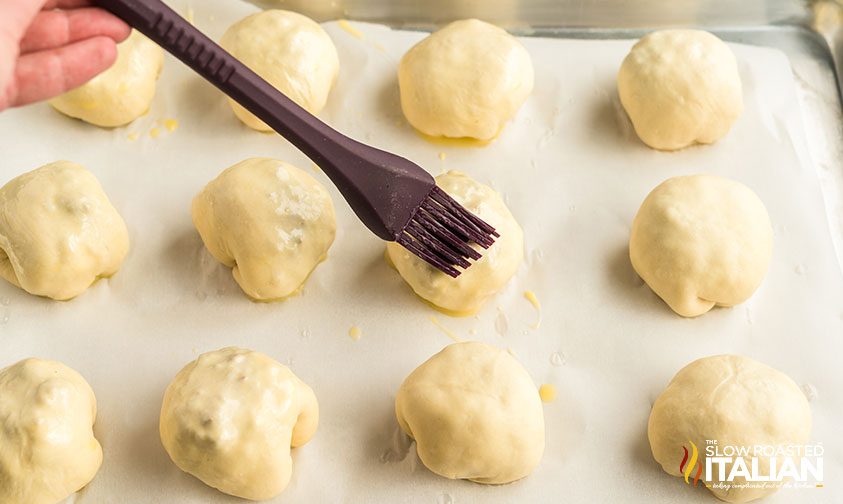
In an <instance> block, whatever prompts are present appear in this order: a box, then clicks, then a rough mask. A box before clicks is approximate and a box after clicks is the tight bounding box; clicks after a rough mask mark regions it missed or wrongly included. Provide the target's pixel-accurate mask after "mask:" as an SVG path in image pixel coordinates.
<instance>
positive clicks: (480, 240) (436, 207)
mask: <svg viewBox="0 0 843 504" xmlns="http://www.w3.org/2000/svg"><path fill="white" fill-rule="evenodd" d="M499 236H500V235H499V234H498V233H497V231H495V228H493V227H492V226H490V225H489V224H487V223H486V222H484V221H483V220H482V219H480V218H479V217H477V216H476V215H474V214H472V213H471V212H469V211H468V210H466V209H465V208H463V206H462V205H460V204H459V203H457V202H456V201H454V199H453V198H451V197H450V196H448V194H447V193H446V192H445V191H443V190H442V189H440V188H439V187H434V188H433V190H432V191H431V192H430V194H429V195H428V197H427V198H425V200H424V202H423V203H422V204H421V206H420V207H419V209H418V210H416V213H415V215H413V218H412V219H411V220H410V222H409V223H408V224H407V226H405V227H404V230H403V232H402V233H401V236H399V237H398V240H396V241H397V242H398V243H399V244H400V245H402V246H403V247H404V248H406V249H407V250H409V251H410V252H412V253H413V254H415V255H417V256H419V257H420V258H422V259H424V260H425V261H426V262H427V263H428V264H430V265H431V266H433V267H435V268H437V269H440V270H442V271H443V272H444V273H446V274H448V275H450V276H452V277H454V278H456V277H458V276H459V275H460V273H462V271H460V270H459V269H457V268H458V267H459V268H462V269H463V270H464V269H466V268H468V267H469V266H471V262H469V261H470V260H474V261H476V260H478V259H480V258H481V257H482V255H481V254H480V252H478V251H477V250H475V249H474V248H473V247H471V244H472V243H476V244H477V245H480V246H481V247H483V248H484V249H487V248H489V247H491V246H492V244H493V243H495V238H497V237H499Z"/></svg>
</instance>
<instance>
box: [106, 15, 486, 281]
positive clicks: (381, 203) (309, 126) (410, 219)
mask: <svg viewBox="0 0 843 504" xmlns="http://www.w3.org/2000/svg"><path fill="white" fill-rule="evenodd" d="M95 3H96V4H97V5H99V6H100V7H102V8H104V9H106V10H109V11H111V12H112V13H114V14H115V15H117V16H118V17H120V18H122V19H123V20H124V21H126V22H127V23H128V24H129V25H130V26H132V27H134V28H135V29H137V30H138V31H140V32H141V33H143V34H144V35H146V36H147V37H149V38H150V39H152V40H153V41H155V42H156V43H157V44H158V45H160V46H161V47H162V48H164V49H165V50H167V51H169V52H170V53H171V54H173V55H174V56H175V57H177V58H178V59H180V60H181V61H182V62H184V63H185V64H186V65H188V66H189V67H190V68H192V69H193V70H195V71H196V72H197V73H198V74H199V75H201V76H202V77H204V78H205V79H207V80H208V81H209V82H211V83H212V84H213V85H215V86H216V87H218V88H219V89H220V90H222V92H223V93H225V94H227V95H228V96H230V97H231V98H232V99H234V100H235V101H236V102H238V103H239V104H240V105H242V106H243V107H245V108H246V109H247V110H249V111H250V112H252V113H253V114H255V115H256V116H258V117H259V118H261V119H262V120H263V121H264V122H265V123H266V124H268V125H270V126H271V127H272V129H274V130H275V131H277V132H278V133H279V134H280V135H281V136H283V137H284V138H286V139H287V140H289V141H290V143H292V144H293V145H295V146H296V147H297V148H298V149H299V150H301V151H302V152H304V153H305V154H306V155H307V156H308V157H309V158H310V159H312V160H313V162H315V163H316V164H317V165H319V166H320V167H321V168H322V170H323V171H324V172H325V173H326V174H327V175H328V177H330V178H331V180H332V181H333V182H334V184H335V185H336V186H337V188H339V190H340V192H341V193H342V195H343V197H345V199H346V201H348V204H349V205H351V208H352V209H353V210H354V212H355V213H356V214H357V217H359V218H360V220H361V221H363V223H364V224H365V225H366V226H367V227H368V228H369V229H370V230H371V231H372V232H373V233H375V234H376V235H378V236H379V237H380V238H382V239H384V240H386V241H396V242H398V243H400V244H401V245H402V246H404V247H405V248H406V249H407V250H409V251H410V252H412V253H414V254H416V255H417V256H419V257H421V258H422V259H424V260H425V261H427V262H428V263H430V264H431V265H433V266H435V267H436V268H439V269H440V270H442V271H444V272H445V273H447V274H448V275H450V276H452V277H457V276H459V274H460V272H461V271H460V270H459V269H457V268H463V269H465V268H468V267H469V266H471V263H470V262H469V260H477V259H480V257H481V254H480V253H479V252H478V251H477V250H475V249H474V248H472V247H471V246H470V245H471V243H476V244H478V245H480V246H481V247H483V248H489V247H490V246H491V245H492V244H493V243H494V241H495V238H496V237H497V236H499V235H498V233H497V232H496V231H495V229H494V228H493V227H492V226H490V225H489V224H487V223H486V222H484V221H483V220H481V219H480V218H478V217H477V216H475V215H473V214H472V213H471V212H469V211H468V210H466V209H465V208H463V207H462V206H461V205H460V204H459V203H457V202H456V201H454V200H453V199H452V198H451V197H450V196H448V195H447V194H446V193H445V192H444V191H442V190H441V189H439V188H438V187H437V186H436V183H435V182H434V180H433V177H431V176H430V174H428V173H427V172H426V171H424V170H423V169H422V168H421V167H419V166H418V165H416V164H414V163H412V162H410V161H408V160H406V159H404V158H402V157H399V156H396V155H394V154H390V153H389V152H385V151H382V150H379V149H375V148H374V147H369V146H368V145H365V144H362V143H360V142H357V141H355V140H352V139H350V138H348V137H346V136H344V135H342V134H340V133H338V132H337V131H335V130H334V129H332V128H331V127H330V126H328V125H326V124H325V123H323V122H322V121H320V120H319V119H317V118H316V117H314V116H312V115H311V114H310V113H308V112H307V111H306V110H304V109H303V108H301V107H299V106H298V105H296V104H295V103H294V102H293V101H292V100H290V99H289V98H287V97H286V96H284V95H283V94H282V93H281V92H279V91H278V90H277V89H275V88H274V87H272V86H271V85H270V84H269V83H268V82H266V81H265V80H263V79H262V78H261V77H259V76H258V75H257V74H256V73H254V72H253V71H251V70H249V69H248V68H247V67H246V66H245V65H243V64H242V63H240V62H239V61H237V60H236V59H235V58H234V57H233V56H231V55H230V54H228V53H227V52H226V51H225V50H223V49H222V48H221V47H220V46H218V45H217V44H216V43H214V42H213V41H212V40H211V39H209V38H208V37H206V36H205V35H203V34H202V33H201V32H200V31H199V30H197V29H196V28H195V27H194V26H193V25H191V24H190V23H188V22H187V21H186V20H185V19H184V18H182V17H181V16H179V15H178V14H177V13H176V12H175V11H173V10H172V9H170V8H169V7H167V6H166V5H164V4H163V3H162V2H161V1H160V0H96V2H95Z"/></svg>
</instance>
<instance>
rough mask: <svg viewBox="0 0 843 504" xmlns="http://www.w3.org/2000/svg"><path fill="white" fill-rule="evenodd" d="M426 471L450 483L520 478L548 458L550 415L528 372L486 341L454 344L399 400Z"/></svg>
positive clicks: (404, 387) (410, 381) (416, 375)
mask: <svg viewBox="0 0 843 504" xmlns="http://www.w3.org/2000/svg"><path fill="white" fill-rule="evenodd" d="M395 414H396V416H397V417H398V424H399V425H400V426H401V429H403V430H404V432H406V433H407V435H409V436H410V437H412V438H413V439H415V440H416V450H417V451H418V454H419V458H420V459H421V461H422V462H423V463H424V465H425V466H427V468H428V469H430V470H431V471H433V472H435V473H436V474H438V475H440V476H444V477H446V478H451V479H469V480H472V481H476V482H477V483H487V484H501V483H509V482H511V481H515V480H518V479H521V478H523V477H525V476H527V475H528V474H530V472H532V470H533V469H534V468H535V467H536V466H537V465H538V464H539V462H540V461H541V458H542V453H543V452H544V413H543V411H542V404H541V400H540V399H539V393H538V391H537V390H536V386H535V384H534V383H533V380H532V379H531V378H530V375H529V374H528V373H527V370H526V369H524V367H523V366H521V364H520V363H519V362H518V361H517V360H515V358H514V357H512V356H511V355H510V354H508V353H507V352H505V351H503V350H500V349H498V348H495V347H493V346H490V345H486V344H484V343H477V342H465V343H455V344H453V345H449V346H447V347H445V349H444V350H442V351H441V352H439V353H438V354H436V355H434V356H433V357H431V358H430V359H428V360H427V361H426V362H425V363H424V364H422V365H421V366H419V367H418V368H416V370H415V371H413V372H412V373H411V374H410V376H408V377H407V379H406V380H404V383H402V384H401V388H400V389H399V390H398V396H397V397H396V399H395Z"/></svg>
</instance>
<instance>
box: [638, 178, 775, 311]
mask: <svg viewBox="0 0 843 504" xmlns="http://www.w3.org/2000/svg"><path fill="white" fill-rule="evenodd" d="M772 255H773V228H772V225H771V224H770V217H769V216H768V215H767V209H766V208H764V204H763V203H762V202H761V200H760V199H759V198H758V196H756V195H755V193H754V192H752V190H751V189H749V188H748V187H746V186H745V185H743V184H741V183H739V182H735V181H734V180H729V179H726V178H722V177H715V176H713V175H690V176H684V177H674V178H671V179H668V180H666V181H664V182H662V183H661V184H659V186H657V187H656V188H655V189H653V191H652V192H650V194H649V195H648V196H647V198H646V199H645V200H644V203H642V204H641V208H640V209H639V210H638V214H637V215H636V216H635V220H634V221H633V222H632V233H631V235H630V238H629V257H630V260H631V261H632V266H633V268H635V271H636V272H637V273H638V275H639V276H641V278H642V279H644V281H645V282H647V285H649V286H650V288H651V289H653V291H655V293H656V294H658V295H659V297H661V298H662V299H663V300H664V301H665V302H666V303H667V304H668V305H669V306H670V307H671V308H672V309H673V311H675V312H676V313H678V314H679V315H682V316H683V317H696V316H698V315H702V314H703V313H705V312H707V311H709V310H710V309H711V308H712V307H714V306H715V305H717V306H734V305H736V304H739V303H743V302H744V301H746V300H747V299H749V297H750V296H751V295H752V293H753V292H755V290H756V289H757V288H758V286H759V285H760V284H761V280H763V279H764V275H765V274H766V273H767V269H768V268H769V266H770V259H771V257H772Z"/></svg>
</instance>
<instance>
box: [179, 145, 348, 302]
mask: <svg viewBox="0 0 843 504" xmlns="http://www.w3.org/2000/svg"><path fill="white" fill-rule="evenodd" d="M193 224H194V225H195V226H196V229H197V230H198V231H199V235H200V236H201V237H202V241H203V242H205V246H206V247H207V248H208V251H209V252H210V253H211V255H213V256H214V257H215V258H216V259H217V260H218V261H220V262H221V263H223V264H225V265H226V266H228V267H229V268H233V270H232V273H233V274H234V280H236V281H237V283H238V284H240V288H241V289H243V292H245V293H246V294H247V295H248V296H250V297H251V298H252V299H257V300H274V299H283V298H285V297H288V296H290V295H292V294H295V293H296V292H297V291H298V289H299V287H301V286H302V285H303V284H304V281H305V280H307V277H308V275H310V272H311V271H313V269H314V268H316V266H317V265H318V264H319V263H320V262H321V261H322V260H324V259H325V257H326V255H327V253H328V249H329V248H330V247H331V244H332V243H333V242H334V235H335V234H336V229H337V225H336V220H335V217H334V204H333V203H332V202H331V196H330V195H329V194H328V191H326V190H325V188H324V187H323V186H322V184H320V183H319V182H317V181H316V179H314V178H313V177H311V176H310V175H308V174H307V173H305V172H304V171H302V170H300V169H298V168H296V167H295V166H293V165H291V164H287V163H285V162H283V161H278V160H275V159H267V158H253V159H247V160H245V161H242V162H240V163H237V164H236V165H234V166H232V167H231V168H228V169H227V170H225V171H223V172H222V173H221V174H220V175H219V176H218V177H217V178H215V179H214V180H212V181H211V182H209V183H208V185H207V186H205V189H203V190H202V192H200V193H199V194H198V195H196V197H195V198H194V199H193Z"/></svg>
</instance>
